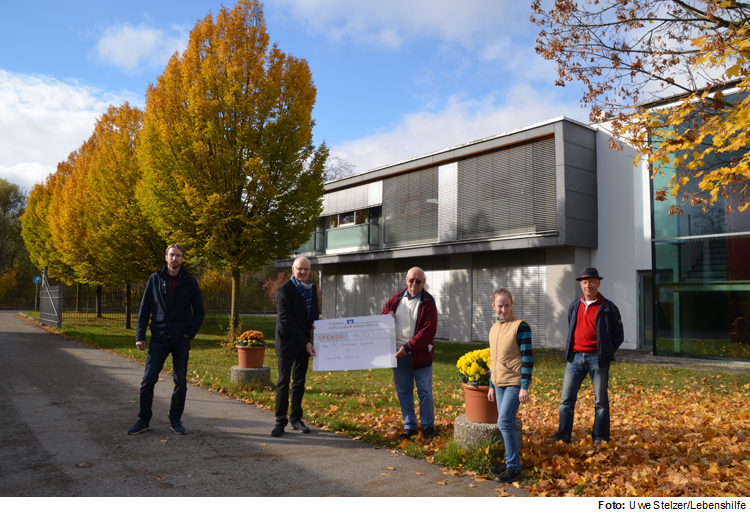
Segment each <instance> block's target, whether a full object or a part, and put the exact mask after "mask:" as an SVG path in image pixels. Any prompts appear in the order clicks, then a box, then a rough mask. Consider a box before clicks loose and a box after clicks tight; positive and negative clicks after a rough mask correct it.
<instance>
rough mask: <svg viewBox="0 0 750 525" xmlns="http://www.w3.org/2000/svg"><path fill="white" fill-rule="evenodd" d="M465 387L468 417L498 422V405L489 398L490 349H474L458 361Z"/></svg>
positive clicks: (479, 420) (462, 383)
mask: <svg viewBox="0 0 750 525" xmlns="http://www.w3.org/2000/svg"><path fill="white" fill-rule="evenodd" d="M456 368H458V378H459V380H460V381H461V386H462V387H463V389H464V403H465V405H466V418H467V419H468V420H469V421H473V422H475V423H495V422H497V405H496V404H495V403H494V402H492V401H490V400H489V399H487V391H488V390H489V389H490V349H489V348H483V349H481V350H474V351H472V352H468V353H466V354H464V355H463V356H461V358H460V359H459V360H458V363H456Z"/></svg>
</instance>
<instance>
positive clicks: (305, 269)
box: [294, 266, 310, 272]
mask: <svg viewBox="0 0 750 525" xmlns="http://www.w3.org/2000/svg"><path fill="white" fill-rule="evenodd" d="M294 269H295V270H297V271H298V272H309V271H310V268H298V267H297V266H295V267H294Z"/></svg>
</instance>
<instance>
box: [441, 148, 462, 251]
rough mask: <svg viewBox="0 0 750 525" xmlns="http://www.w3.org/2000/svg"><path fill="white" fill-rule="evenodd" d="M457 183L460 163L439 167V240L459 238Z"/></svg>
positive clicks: (446, 240) (447, 240) (449, 240)
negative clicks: (457, 225) (457, 227)
mask: <svg viewBox="0 0 750 525" xmlns="http://www.w3.org/2000/svg"><path fill="white" fill-rule="evenodd" d="M457 184H458V163H456V162H453V163H451V164H446V165H444V166H440V168H438V242H451V241H455V240H456V239H457V238H458V232H457V229H456V221H457V213H458V203H457V199H458V190H457Z"/></svg>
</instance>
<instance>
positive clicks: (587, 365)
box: [555, 352, 609, 443]
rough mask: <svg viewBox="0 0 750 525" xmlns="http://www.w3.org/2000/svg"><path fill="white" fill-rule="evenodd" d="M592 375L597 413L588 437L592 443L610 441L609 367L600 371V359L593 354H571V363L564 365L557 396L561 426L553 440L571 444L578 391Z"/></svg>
mask: <svg viewBox="0 0 750 525" xmlns="http://www.w3.org/2000/svg"><path fill="white" fill-rule="evenodd" d="M587 375H589V376H591V382H592V383H593V384H594V398H595V399H596V411H595V414H594V428H593V430H592V432H591V438H592V439H593V440H594V441H609V395H608V393H607V389H608V387H609V366H607V367H604V368H600V367H599V357H598V356H597V354H596V352H589V353H581V352H574V353H573V361H572V362H568V364H567V365H566V366H565V377H564V378H563V386H562V395H561V397H560V425H559V427H558V429H557V434H555V439H558V440H560V441H564V442H565V443H570V436H571V434H572V433H573V419H574V417H575V408H576V400H577V399H578V391H579V390H580V388H581V384H582V383H583V380H584V379H585V378H586V376H587Z"/></svg>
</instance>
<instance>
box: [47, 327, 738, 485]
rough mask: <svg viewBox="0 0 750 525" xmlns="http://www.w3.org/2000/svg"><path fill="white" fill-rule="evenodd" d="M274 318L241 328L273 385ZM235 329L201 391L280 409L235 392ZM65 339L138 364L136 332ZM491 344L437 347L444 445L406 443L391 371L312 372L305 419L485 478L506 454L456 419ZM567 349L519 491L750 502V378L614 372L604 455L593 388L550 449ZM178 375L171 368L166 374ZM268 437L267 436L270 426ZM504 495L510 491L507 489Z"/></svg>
mask: <svg viewBox="0 0 750 525" xmlns="http://www.w3.org/2000/svg"><path fill="white" fill-rule="evenodd" d="M273 323H274V320H273V319H263V318H253V319H252V320H250V319H245V320H243V328H244V329H257V330H261V331H262V332H263V333H264V334H265V335H266V340H267V342H268V345H269V346H268V349H267V351H266V358H265V365H266V366H268V367H270V368H271V375H272V381H273V382H274V384H275V381H276V379H277V374H276V355H275V353H274V350H273V348H274V347H273V343H274V341H273V336H274V330H273ZM226 328H227V327H226V326H221V325H219V324H217V323H215V322H213V323H211V322H209V323H206V324H205V325H204V327H203V328H202V329H201V332H200V334H199V335H198V336H197V337H196V338H195V340H194V341H193V342H192V348H191V353H190V363H189V369H188V377H189V379H190V381H191V382H192V383H193V384H194V385H196V386H202V387H205V388H208V389H210V390H212V391H217V392H219V393H222V394H224V395H227V396H233V397H237V398H239V399H242V400H244V401H245V402H247V403H249V404H253V405H255V406H259V407H262V408H266V409H269V410H272V409H273V408H274V404H275V388H273V387H269V388H264V389H258V390H252V389H248V388H244V387H242V386H238V385H234V384H232V383H230V381H229V377H230V368H231V367H232V366H234V365H236V364H237V354H236V352H235V351H234V349H233V348H227V347H226V346H223V345H222V343H223V342H224V340H225V337H226V334H225V332H226ZM62 333H64V334H65V335H67V336H70V337H73V338H75V339H78V340H80V341H83V342H86V343H89V344H91V345H93V346H96V347H98V348H103V349H106V350H109V351H111V352H114V353H116V354H119V355H123V356H126V357H128V358H131V359H133V360H135V361H138V362H145V356H146V353H145V352H140V351H138V350H136V349H135V344H134V338H135V332H134V330H125V329H124V328H123V327H122V326H120V325H119V324H106V323H103V322H97V323H88V324H87V323H79V324H75V323H72V322H69V323H66V324H65V325H64V328H63V330H62ZM484 346H486V345H483V344H460V343H449V342H444V341H438V342H437V343H436V345H435V352H436V354H435V355H436V359H435V363H434V367H433V376H434V378H433V390H434V396H435V416H436V425H437V430H438V437H437V438H436V439H434V440H432V441H426V440H424V439H423V436H422V434H421V433H420V434H419V435H418V436H416V437H415V438H412V439H410V440H402V439H400V438H399V436H398V434H399V433H400V432H401V430H402V420H401V412H400V409H399V404H398V399H397V397H396V392H395V390H394V388H393V375H392V372H391V370H389V369H385V370H383V369H376V370H362V371H348V372H313V371H312V367H311V370H310V371H309V372H308V375H307V385H306V393H305V398H304V401H303V407H304V410H305V419H306V420H308V421H310V422H312V423H315V424H317V425H320V426H322V427H323V428H326V429H330V430H333V431H337V432H343V433H346V434H347V435H350V436H352V437H354V438H356V439H361V440H363V441H367V442H370V443H373V444H374V445H377V446H381V447H388V448H392V449H397V450H400V451H402V452H403V453H405V454H407V455H410V456H413V457H418V458H421V457H424V458H426V459H427V461H430V462H433V461H434V462H437V463H439V464H442V465H445V466H446V468H447V469H450V472H453V473H455V472H462V473H469V474H472V475H475V476H482V475H486V471H487V468H489V466H490V465H492V464H496V463H497V462H498V461H499V460H501V459H502V447H501V446H494V445H491V444H486V446H483V447H481V448H480V449H478V450H461V449H460V447H459V446H458V445H457V444H456V443H455V442H454V441H453V439H452V433H453V420H454V419H455V418H456V416H458V415H459V414H461V413H463V410H464V409H463V395H462V393H461V389H460V387H459V385H458V383H457V371H456V368H455V364H456V361H457V360H458V358H459V357H460V356H461V355H462V354H464V353H465V352H467V351H469V350H474V349H477V348H482V347H484ZM559 355H560V354H559V352H547V351H545V349H535V350H534V361H535V363H534V378H533V382H532V386H531V391H530V395H531V401H530V402H529V403H527V404H525V405H522V406H521V409H520V410H519V417H520V418H521V419H522V421H523V427H524V447H525V448H523V449H522V451H521V456H522V463H523V466H524V474H523V476H522V478H520V480H519V483H520V486H523V487H524V488H526V489H528V490H530V491H531V492H532V493H533V494H537V495H549V496H562V495H565V496H578V495H584V496H631V495H638V496H654V497H656V496H720V495H724V496H727V495H737V496H739V495H742V496H748V495H750V460H749V459H748V458H750V378H749V377H748V376H747V375H742V374H730V373H716V372H703V371H696V370H691V369H683V368H672V367H668V366H655V365H647V364H631V363H619V362H616V363H613V365H612V367H611V370H610V404H611V412H612V441H611V442H609V443H608V444H605V445H604V446H602V447H597V448H595V447H594V446H593V445H592V444H591V443H590V438H589V436H588V434H589V432H590V429H591V426H592V422H593V417H594V393H593V388H592V386H591V382H590V381H589V380H586V381H585V382H584V386H583V387H582V389H581V391H580V394H579V398H578V405H577V411H576V421H575V426H574V434H573V441H572V444H571V445H564V444H547V443H545V442H546V441H547V440H548V439H549V438H551V437H552V435H553V434H554V432H555V431H556V429H557V422H558V403H559V396H560V387H561V384H562V377H563V373H564V370H565V363H564V362H563V360H562V359H561V358H560V357H559ZM170 366H171V362H170V361H169V360H168V362H167V364H166V365H165V367H166V368H169V367H170ZM269 432H270V429H269ZM501 494H502V492H501Z"/></svg>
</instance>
